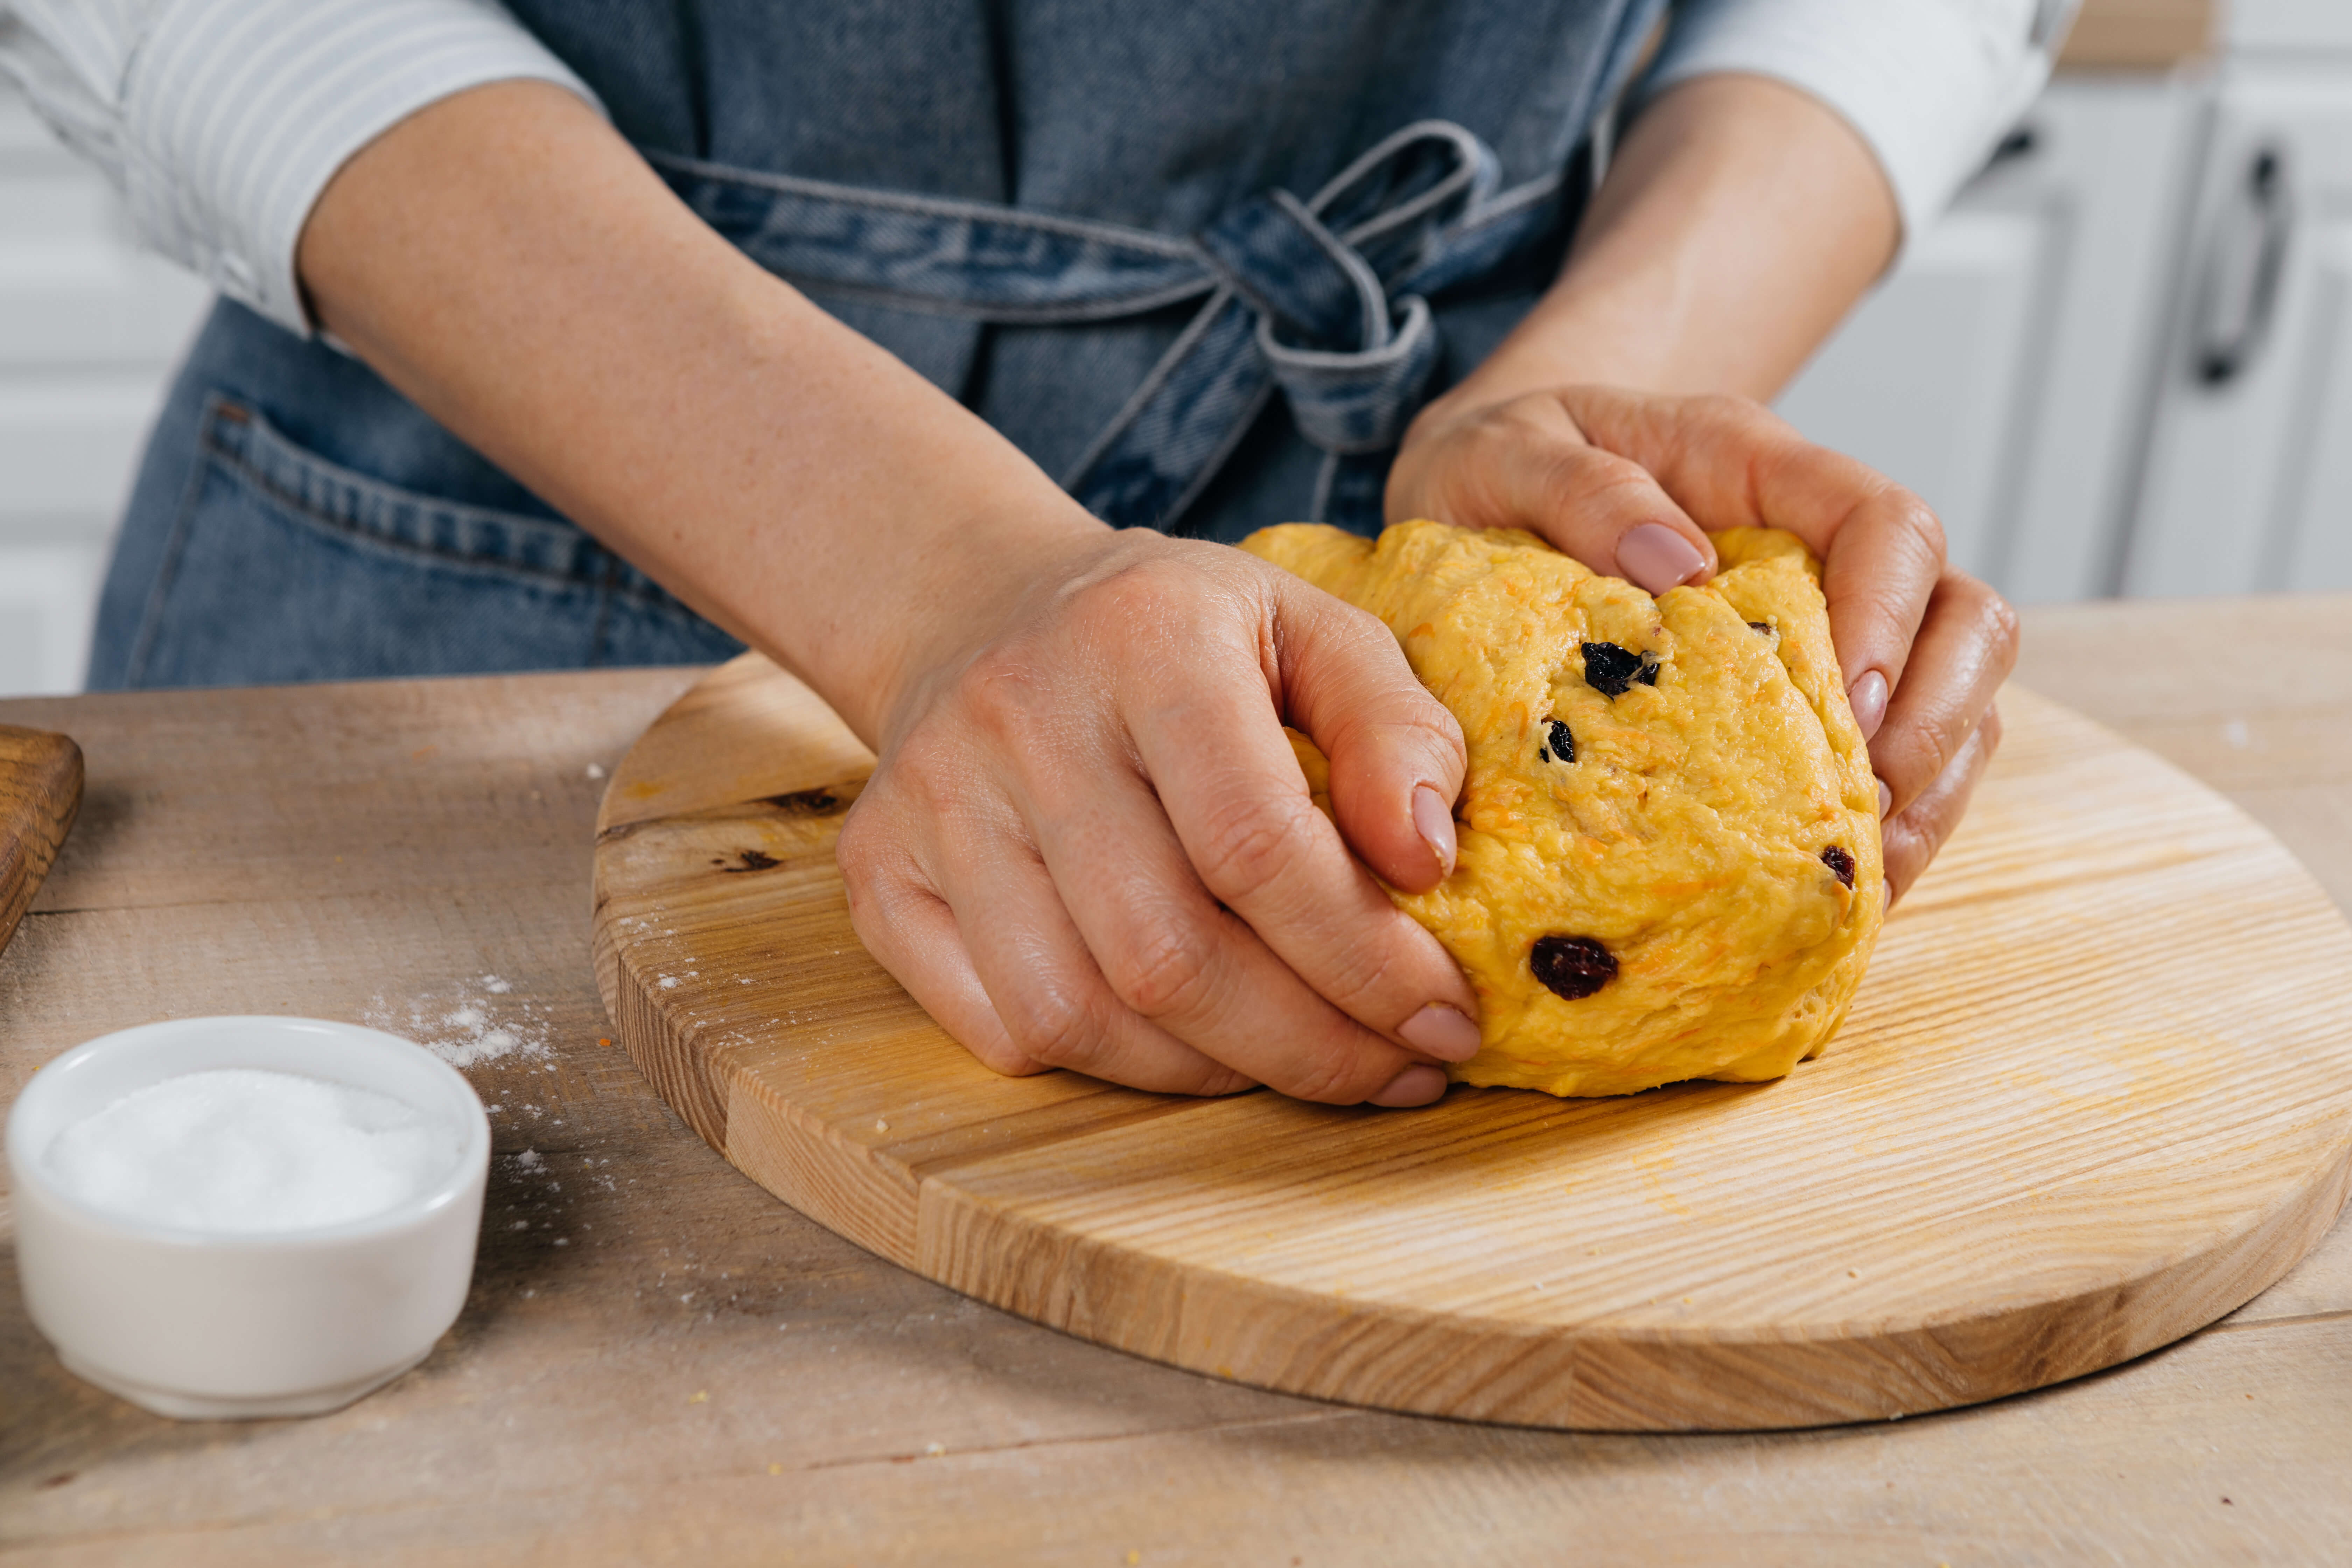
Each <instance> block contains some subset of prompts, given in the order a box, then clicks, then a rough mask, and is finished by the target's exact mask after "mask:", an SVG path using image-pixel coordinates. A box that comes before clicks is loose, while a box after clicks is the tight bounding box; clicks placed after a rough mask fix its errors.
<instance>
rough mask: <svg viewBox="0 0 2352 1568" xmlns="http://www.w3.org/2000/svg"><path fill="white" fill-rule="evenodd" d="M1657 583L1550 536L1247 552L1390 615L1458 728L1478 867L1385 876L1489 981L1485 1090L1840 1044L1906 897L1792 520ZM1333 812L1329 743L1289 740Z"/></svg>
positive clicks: (1404, 526)
mask: <svg viewBox="0 0 2352 1568" xmlns="http://www.w3.org/2000/svg"><path fill="white" fill-rule="evenodd" d="M1714 537H1715V543H1716V550H1717V554H1718V555H1719V556H1720V558H1721V561H1722V570H1721V571H1720V573H1719V574H1718V575H1717V576H1716V577H1715V578H1714V579H1713V580H1712V581H1710V582H1708V583H1707V584H1705V585H1704V586H1700V587H1685V588H1675V589H1671V590H1669V591H1668V592H1667V593H1666V594H1664V595H1663V596H1661V597H1659V598H1656V599H1653V598H1651V597H1650V595H1647V594H1645V593H1643V591H1642V590H1641V589H1639V588H1637V587H1634V586H1633V584H1630V583H1625V582H1622V581H1620V580H1618V579H1617V578H1614V577H1603V576H1601V575H1599V574H1596V573H1593V572H1591V571H1588V570H1587V569H1586V568H1585V567H1583V566H1581V565H1580V564H1578V563H1576V562H1574V561H1571V560H1570V559H1569V558H1568V557H1567V556H1565V555H1562V554H1560V553H1559V552H1557V551H1555V550H1553V549H1552V548H1551V547H1550V546H1549V545H1548V544H1546V543H1544V542H1542V541H1541V540H1539V539H1537V538H1536V537H1535V536H1534V535H1532V534H1528V533H1520V532H1505V531H1485V532H1482V531H1470V530H1464V529H1454V528H1448V527H1446V526H1444V524H1441V523H1435V522H1407V523H1401V524H1399V525H1398V526H1396V527H1394V528H1391V529H1389V530H1388V531H1386V532H1384V533H1382V534H1381V537H1380V539H1379V541H1378V542H1374V541H1371V540H1368V539H1361V538H1359V537H1357V536H1356V535H1353V534H1349V533H1345V532H1342V531H1339V530H1338V529H1335V528H1326V527H1322V526H1320V525H1318V524H1313V523H1292V524H1287V525H1286V526H1283V527H1280V528H1270V529H1266V530H1265V531H1262V532H1259V533H1257V534H1255V535H1253V536H1251V537H1250V538H1249V539H1248V540H1246V541H1244V542H1243V545H1242V548H1243V549H1244V550H1247V551H1250V552H1253V553H1254V554H1256V555H1260V556H1263V557H1264V558H1265V559H1266V560H1268V561H1271V562H1273V563H1276V564H1277V565H1280V566H1284V567H1286V568H1288V569H1289V570H1290V571H1292V572H1295V573H1297V574H1298V575H1299V576H1301V577H1304V578H1306V579H1307V581H1308V582H1310V583H1313V584H1317V585H1318V586H1320V587H1322V588H1325V589H1327V590H1328V591H1329V592H1331V593H1333V594H1335V595H1339V597H1340V598H1342V599H1345V600H1347V601H1349V603H1350V604H1354V605H1360V606H1361V607H1362V608H1364V609H1367V610H1370V612H1371V613H1372V614H1373V615H1375V616H1379V617H1380V618H1381V620H1382V621H1384V622H1386V623H1387V624H1388V626H1389V627H1390V629H1391V630H1392V631H1394V632H1395V633H1396V635H1397V637H1398V640H1399V641H1401V642H1402V644H1403V645H1404V653H1405V658H1406V659H1407V660H1408V661H1409V662H1410V663H1411V664H1412V668H1413V671H1414V673H1416V674H1417V675H1419V676H1420V677H1421V679H1422V683H1423V685H1425V686H1427V687H1428V688H1429V689H1430V690H1431V691H1432V692H1433V693H1435V694H1436V696H1437V698H1438V699H1439V700H1441V701H1443V702H1444V704H1445V705H1446V706H1447V707H1448V708H1450V709H1452V710H1454V716H1455V717H1456V718H1457V719H1459V720H1460V721H1461V723H1462V732H1463V736H1464V738H1465V740H1466V741H1467V742H1468V743H1469V757H1470V768H1469V775H1468V780H1467V783H1466V784H1465V787H1464V790H1463V794H1462V798H1461V801H1460V802H1459V803H1458V805H1456V807H1455V811H1456V815H1457V816H1458V817H1459V819H1460V820H1459V826H1458V827H1457V834H1458V837H1459V839H1460V844H1461V853H1460V858H1459V859H1458V861H1457V863H1456V865H1455V868H1454V874H1453V875H1452V876H1451V877H1449V878H1447V879H1446V880H1445V881H1444V883H1443V884H1441V885H1440V886H1438V887H1437V888H1434V889H1431V890H1430V891H1428V892H1426V893H1414V894H1407V893H1399V892H1396V891H1394V890H1393V889H1391V897H1392V898H1394V899H1395V900H1396V901H1397V903H1398V905H1399V906H1400V907H1402V909H1404V910H1406V911H1408V912H1409V913H1411V914H1412V917H1413V918H1414V919H1415V920H1418V921H1421V923H1422V924H1423V925H1424V926H1427V927H1428V928H1429V929H1430V930H1431V931H1433V932H1434V933H1436V936H1437V938H1438V940H1439V941H1440V942H1444V944H1445V947H1446V950H1447V951H1448V952H1452V953H1453V954H1454V958H1455V959H1456V960H1458V961H1459V962H1460V963H1461V965H1462V968H1463V971H1464V972H1465V973H1466V974H1467V975H1468V976H1469V978H1470V983H1471V984H1472V985H1473V986H1475V988H1476V990H1477V993H1478V1003H1479V1007H1480V1030H1481V1033H1482V1036H1483V1041H1484V1043H1483V1045H1482V1046H1481V1048H1480V1049H1479V1052H1478V1054H1477V1055H1476V1056H1475V1057H1474V1058H1471V1059H1470V1060H1469V1061H1468V1062H1466V1063H1465V1064H1463V1065H1462V1066H1460V1067H1458V1068H1454V1069H1453V1071H1454V1078H1455V1079H1459V1080H1461V1081H1463V1082H1465V1083H1473V1084H1503V1085H1510V1086H1514V1087H1518V1088H1524V1089H1544V1090H1547V1091H1549V1092H1550V1093H1553V1094H1565V1095H1588V1094H1626V1093H1631V1092H1633V1091H1634V1090H1636V1089H1649V1088H1652V1087H1654V1086H1655V1085H1658V1084H1662V1083H1673V1082H1676V1081H1678V1080H1680V1079H1694V1078H1714V1079H1771V1078H1779V1077H1780V1076H1781V1075H1783V1074H1785V1073H1787V1072H1788V1071H1789V1070H1790V1068H1793V1067H1795V1066H1796V1064H1797V1063H1798V1062H1799V1061H1801V1060H1802V1059H1803V1058H1806V1057H1809V1056H1812V1055H1814V1054H1816V1053H1817V1052H1819V1051H1820V1050H1821V1048H1822V1046H1823V1045H1824V1044H1825V1043H1826V1042H1827V1041H1828V1039H1829V1037H1830V1036H1831V1035H1832V1034H1833V1033H1834V1032H1836V1029H1837V1026H1838V1025H1839V1024H1840V1023H1841V1022H1842V1021H1843V1019H1844V1017H1845V1013H1846V1007H1847V1005H1848V1004H1849V1003H1851V1002H1852V1001H1853V993H1854V988H1855V987H1856V986H1857V985H1859V984H1861V982H1862V973H1863V969H1864V965H1865V964H1866V963H1868V962H1869V959H1870V950H1871V944H1872V943H1873V942H1874V941H1875V940H1876V938H1877V935H1878V927H1879V922H1880V919H1881V914H1882V910H1883V908H1884V905H1885V893H1884V883H1883V881H1882V879H1881V877H1880V871H1879V845H1878V812H1877V806H1878V785H1877V783H1876V781H1875V779H1874V776H1873V774H1872V773H1871V769H1870V757H1869V752H1868V751H1867V749H1866V748H1865V747H1864V742H1863V738H1862V731H1860V730H1859V729H1858V728H1857V727H1856V726H1855V724H1854V721H1853V713H1852V711H1851V710H1849V709H1848V708H1847V706H1846V700H1845V691H1844V689H1843V685H1842V684H1841V682H1840V680H1839V679H1838V666H1837V658H1836V655H1835V654H1834V653H1833V652H1832V649H1831V647H1830V631H1829V616H1828V612H1827V609H1826V607H1825V605H1823V603H1822V593H1821V588H1820V586H1819V582H1818V579H1819V575H1820V568H1819V566H1818V564H1817V563H1815V562H1814V561H1813V560H1812V559H1811V556H1810V555H1808V554H1807V552H1806V551H1805V548H1804V546H1803V545H1802V544H1801V543H1800V542H1798V541H1797V540H1796V539H1795V538H1794V537H1792V536H1791V535H1789V534H1786V533H1781V532H1778V531H1772V530H1768V529H1737V530H1733V531H1729V532H1726V533H1718V534H1717V535H1715V536H1714ZM1292 740H1293V743H1294V745H1295V746H1296V747H1297V751H1298V755H1299V763H1300V766H1301V767H1302V769H1303V770H1304V771H1305V773H1306V774H1307V784H1308V787H1309V789H1310V790H1311V791H1312V792H1313V793H1314V795H1315V796H1316V803H1317V805H1320V806H1321V807H1323V809H1324V810H1326V811H1327V812H1328V810H1329V809H1330V800H1329V794H1328V780H1329V772H1328V767H1327V766H1326V765H1325V763H1324V759H1323V756H1322V754H1321V753H1320V752H1318V751H1316V749H1315V748H1314V746H1313V745H1312V744H1310V743H1309V742H1307V740H1306V738H1305V737H1304V736H1300V735H1297V734H1296V733H1295V732H1294V734H1293V736H1292Z"/></svg>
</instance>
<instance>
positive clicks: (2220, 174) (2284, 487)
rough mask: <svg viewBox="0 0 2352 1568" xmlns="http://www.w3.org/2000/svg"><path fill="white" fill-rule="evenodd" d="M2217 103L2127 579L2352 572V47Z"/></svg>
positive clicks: (2156, 587)
mask: <svg viewBox="0 0 2352 1568" xmlns="http://www.w3.org/2000/svg"><path fill="white" fill-rule="evenodd" d="M2347 10H2352V5H2347ZM2215 104H2216V109H2215V115H2214V123H2213V134H2212V140H2211V142H2210V148H2209V150H2208V154H2207V157H2206V160H2205V168H2204V177H2203V179H2202V181H2201V188H2200V192H2199V197H2198V203H2197V221H2196V224H2195V226H2194V227H2193V229H2192V230H2191V231H2190V236H2189V246H2188V255H2189V275H2188V278H2187V279H2186V283H2185V286H2184V288H2183V289H2182V291H2181V296H2180V300H2181V303H2180V309H2179V310H2178V312H2177V313H2176V317H2175V321H2174V323H2173V330H2172V333H2171V337H2170V341H2169V342H2168V345H2167V353H2166V355H2165V359H2164V362H2163V364H2162V369H2161V374H2160V377H2159V383H2158V386H2159V390H2158V399H2157V405H2156V409H2155V415H2154V419H2153V422H2152V425H2151V426H2150V440H2149V447H2148V463H2147V477H2146V480H2145V488H2144V493H2143V495H2142V498H2141V503H2140V510H2139V522H2138V528H2137V531H2136V533H2135V535H2134V538H2133V540H2132V545H2131V552H2130V556H2129V560H2128V562H2127V564H2126V572H2125V575H2124V588H2125V591H2126V592H2127V593H2131V594H2144V595H2181V594H2226V593H2247V592H2252V591H2256V590H2276V589H2347V588H2352V59H2347V58H2328V57H2326V56H2325V55H2320V56H2317V57H2316V58H2310V57H2306V58H2297V59H2293V60H2290V59H2287V58H2240V59H2233V60H2232V61H2231V63H2230V65H2229V67H2228V68H2227V69H2225V70H2224V72H2223V73H2222V74H2221V77H2220V79H2219V80H2218V81H2217V83H2216V88H2215Z"/></svg>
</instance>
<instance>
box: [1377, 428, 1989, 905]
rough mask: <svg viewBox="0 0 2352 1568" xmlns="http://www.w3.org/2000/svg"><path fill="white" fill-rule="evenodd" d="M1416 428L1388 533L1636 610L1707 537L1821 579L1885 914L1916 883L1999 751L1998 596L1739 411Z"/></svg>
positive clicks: (1887, 504)
mask: <svg viewBox="0 0 2352 1568" xmlns="http://www.w3.org/2000/svg"><path fill="white" fill-rule="evenodd" d="M1470 391H1471V389H1470V388H1468V387H1465V388H1461V389H1457V394H1456V395H1449V396H1448V397H1447V398H1444V399H1441V400H1440V401H1439V402H1437V403H1433V404H1432V405H1430V406H1429V407H1428V408H1427V409H1425V410H1423V414H1422V416H1421V417H1420V418H1419V419H1418V420H1416V421H1415V422H1414V424H1413V426H1412V429H1411V430H1410V431H1408V432H1407V434H1406V437H1405V441H1404V447H1403V449H1402V451H1401V452H1400V453H1399V454H1398V457H1397V461H1396V467H1395V468H1394V469H1393V470H1392V471H1391V475H1390V478H1389V488H1388V498H1387V504H1388V517H1389V521H1391V522H1397V521H1403V520H1405V519H1407V518H1412V517H1431V518H1435V519H1437V520H1438V521H1441V522H1450V523H1454V524H1455V525H1456V526H1458V527H1464V528H1523V529H1526V530H1528V531H1530V532H1533V533H1538V534H1540V535H1542V536H1543V537H1544V538H1546V539H1548V540H1549V541H1550V542H1552V543H1553V544H1554V545H1555V546H1557V547H1558V548H1559V550H1560V551H1561V552H1564V553H1566V554H1569V555H1572V556H1574V557H1576V559H1578V560H1579V561H1581V562H1583V563H1585V564H1586V565H1588V566H1591V568H1593V570H1595V571H1597V572H1605V573H1609V574H1612V575H1616V576H1622V577H1623V578H1625V579H1626V580H1627V581H1629V582H1632V583H1634V584H1639V585H1640V586H1641V587H1643V589H1646V590H1647V591H1649V592H1650V593H1652V594H1662V593H1664V592H1665V591H1666V590H1667V589H1668V588H1671V587H1674V586H1675V585H1676V584H1681V583H1688V582H1700V581H1704V580H1705V579H1706V577H1707V575H1708V574H1711V573H1712V572H1713V571H1714V569H1715V564H1716V560H1715V549H1714V546H1713V545H1711V544H1710V543H1709V542H1707V538H1706V531H1707V530H1720V529H1727V528H1739V527H1748V526H1757V525H1761V526H1764V527H1769V528H1781V529H1786V530H1788V531H1790V532H1791V533H1794V534H1796V535H1798V536H1799V537H1800V538H1801V539H1803V540H1804V542H1806V544H1807V545H1808V546H1810V547H1811V550H1812V552H1813V553H1814V554H1816V555H1818V556H1820V557H1821V559H1822V590H1823V592H1824V594H1825V595H1826V596H1827V597H1828V599H1829V610H1830V635H1831V637H1832V638H1833V639H1834V640H1835V642H1836V644H1837V652H1838V663H1839V666H1840V668H1841V671H1842V673H1843V677H1844V679H1845V686H1846V696H1847V699H1848V700H1849V701H1851V702H1852V703H1853V715H1854V718H1855V720H1856V721H1858V722H1859V723H1860V724H1861V726H1862V732H1863V734H1864V736H1865V737H1866V738H1867V739H1868V740H1869V742H1870V759H1871V766H1872V767H1873V768H1874V770H1875V771H1876V773H1877V774H1878V778H1879V801H1880V806H1879V812H1880V816H1881V817H1882V818H1883V825H1882V829H1881V831H1882V833H1883V834H1884V837H1885V860H1886V882H1887V888H1888V892H1889V897H1890V898H1895V897H1900V896H1901V894H1902V892H1903V889H1906V888H1907V887H1908V886H1910V884H1911V882H1912V880H1913V879H1915V878H1916V877H1917V876H1918V874H1919V872H1920V871H1921V870H1922V869H1923V868H1926V866H1927V862H1928V861H1929V860H1930V859H1932V858H1934V856H1935V853H1936V850H1937V847H1939V846H1940V845H1941V844H1942V843H1943V841H1944V839H1945V837H1947V836H1948V834H1949V833H1950V832H1951V830H1952V829H1953V827H1954V826H1957V825H1958V822H1959V819H1960V816H1961V814H1962V812H1964V811H1965V810H1966V809H1967V807H1968V802H1969V793H1970V792H1971V791H1972V790H1973V789H1974V788H1975V787H1976V781H1977V779H1978V777H1979V775H1980V774H1981V773H1983V771H1984V766H1985V763H1986V762H1987V761H1988V760H1989V759H1990V757H1991V755H1992V752H1993V748H1994V747H1995V746H1996V745H1997V744H1999V742H2000V712H1999V711H1998V710H1996V709H1995V708H1994V707H1993V697H1994V695H1995V693H1996V692H1997V691H1998V690H1999V689H2000V683H2001V681H2002V679H2004V678H2006V677H2007V675H2008V674H2009V670H2010V667H2011V665H2012V664H2013V663H2014V662H2015V661H2016V658H2017V619H2016V616H2014V614H2012V613H2011V610H2010V607H2009V605H2007V604H2006V603H2004V602H2003V601H2002V600H2001V598H2000V595H1997V594H1995V593H1994V592H1993V591H1992V590H1991V589H1990V588H1989V587H1987V586H1986V585H1985V584H1982V583H1979V581H1977V580H1976V579H1975V578H1973V577H1971V576H1969V575H1968V574H1966V573H1964V572H1959V571H1956V570H1954V569H1953V568H1952V567H1951V566H1950V565H1948V563H1946V562H1945V559H1944V531H1943V528H1942V526H1941V525H1940V524H1938V523H1937V521H1936V517H1935V514H1934V513H1933V512H1931V511H1929V510H1927V506H1926V505H1925V504H1923V503H1922V502H1921V501H1920V500H1919V498H1918V497H1916V496H1915V495H1913V494H1911V492H1910V491H1908V490H1906V489H1903V488H1902V487H1901V486H1899V485H1897V484H1895V483H1894V482H1893V481H1892V480H1890V479H1885V478H1884V477H1883V476H1881V475H1879V474H1876V473H1874V472H1873V471H1872V470H1871V469H1869V468H1865V467H1864V466H1863V465H1862V464H1860V463H1858V462H1856V461H1854V460H1853V458H1845V457H1841V456H1839V455H1838V454H1837V453H1835V452H1832V451H1829V450H1828V449H1826V448H1824V447H1816V446H1813V445H1812V444H1811V443H1810V442H1808V441H1806V440H1805V439H1804V438H1803V437H1800V436H1799V435H1798V434H1797V433H1796V432H1795V431H1794V430H1793V429H1791V428H1790V426H1788V425H1787V424H1786V423H1784V422H1783V421H1781V420H1780V419H1779V418H1776V417H1775V416H1773V415H1772V414H1770V413H1769V412H1768V411H1767V410H1765V409H1764V408H1762V407H1760V406H1759V405H1756V404H1754V403H1750V402H1748V400H1746V399H1744V398H1738V397H1727V396H1701V397H1672V396H1664V395H1648V394H1643V393H1635V392H1625V391H1619V390H1614V389H1612V388H1608V387H1600V386H1576V387H1567V388H1562V389H1560V390H1558V391H1549V392H1535V393H1525V394H1521V395H1516V396H1511V397H1507V398H1503V399H1500V400H1497V401H1490V402H1482V401H1478V400H1477V399H1476V397H1475V393H1473V394H1472V395H1471V396H1470V397H1469V398H1468V399H1466V400H1465V399H1464V398H1462V397H1461V396H1460V394H1461V393H1465V392H1470Z"/></svg>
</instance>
